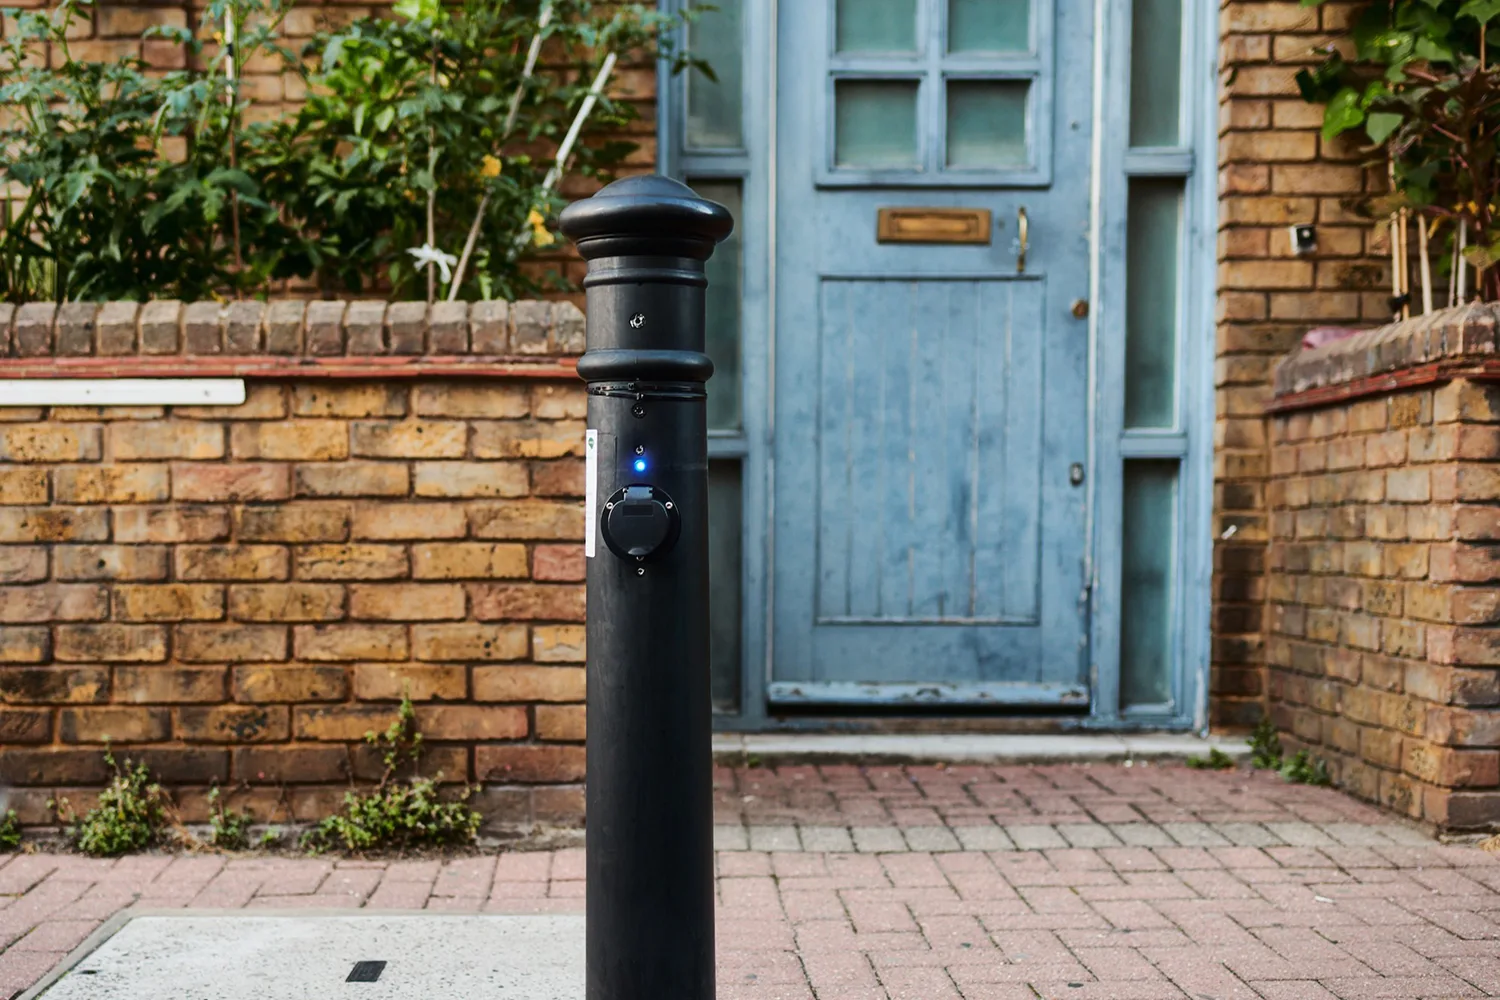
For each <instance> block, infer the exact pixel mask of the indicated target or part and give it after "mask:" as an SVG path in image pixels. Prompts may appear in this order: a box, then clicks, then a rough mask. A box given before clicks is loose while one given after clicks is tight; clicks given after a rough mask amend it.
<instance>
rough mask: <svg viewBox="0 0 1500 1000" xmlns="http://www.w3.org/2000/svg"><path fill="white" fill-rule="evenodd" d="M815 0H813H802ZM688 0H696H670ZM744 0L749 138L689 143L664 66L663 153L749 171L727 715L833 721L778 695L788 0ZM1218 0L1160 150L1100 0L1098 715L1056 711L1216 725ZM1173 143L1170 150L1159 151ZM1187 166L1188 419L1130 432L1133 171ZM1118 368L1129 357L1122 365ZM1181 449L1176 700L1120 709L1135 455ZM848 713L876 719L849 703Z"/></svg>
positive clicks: (1094, 488)
mask: <svg viewBox="0 0 1500 1000" xmlns="http://www.w3.org/2000/svg"><path fill="white" fill-rule="evenodd" d="M792 2H803V0H792ZM658 3H659V5H660V7H661V9H663V10H665V11H669V12H671V11H677V10H680V9H682V8H683V7H685V6H689V5H690V4H691V0H658ZM741 3H742V4H743V8H744V14H743V22H742V23H743V26H744V36H745V37H744V39H743V54H744V104H743V107H744V131H745V136H744V139H745V141H744V145H743V147H742V148H740V149H735V150H707V151H704V150H695V151H688V150H686V149H685V148H684V142H683V136H684V121H685V117H686V100H685V89H684V84H683V79H682V78H681V77H674V76H673V75H671V74H670V73H669V72H668V71H667V70H666V69H664V68H663V69H661V70H660V71H659V73H658V79H657V83H658V87H657V93H658V95H659V97H658V101H657V135H658V162H657V169H658V170H659V171H660V172H661V173H664V174H668V175H670V176H674V177H678V178H682V179H693V178H702V179H722V178H740V179H742V180H743V183H744V189H743V190H744V199H745V200H744V212H743V215H744V218H742V219H739V220H736V222H737V224H738V225H740V227H741V234H742V237H743V239H744V244H743V262H744V263H743V266H744V273H743V278H742V281H743V289H744V301H743V304H742V310H743V312H742V321H741V327H740V329H741V336H742V343H741V378H742V392H743V400H744V405H743V428H742V432H741V433H739V434H712V435H711V436H710V440H709V456H710V458H715V457H723V458H729V457H734V458H738V459H739V460H740V461H741V462H742V468H743V486H744V494H743V522H742V579H741V595H742V621H741V661H742V662H741V669H740V712H739V713H738V714H735V715H729V714H723V715H716V716H715V718H714V728H715V729H716V730H720V731H729V732H740V731H772V730H782V731H790V730H826V729H828V728H830V722H829V720H828V719H827V718H826V717H825V718H816V717H807V718H801V717H795V716H794V717H776V716H774V715H772V714H771V713H769V712H768V711H767V707H768V706H767V700H766V693H767V690H766V689H767V685H768V684H769V683H770V680H771V676H772V674H771V666H772V662H773V656H774V650H773V648H772V643H771V636H772V634H773V622H772V620H771V614H772V607H773V602H772V599H771V588H772V586H773V581H774V572H773V570H774V567H773V565H772V558H773V556H772V553H773V552H774V544H775V538H774V534H773V533H774V513H775V512H774V510H773V509H772V504H773V502H774V501H773V497H774V477H775V474H776V468H775V461H774V456H773V451H772V444H773V442H774V440H775V430H776V428H775V403H776V401H775V384H776V383H775V379H776V356H775V353H776V329H775V317H776V305H777V303H776V236H777V233H776V225H775V218H776V213H775V211H774V210H773V206H774V205H775V204H776V192H777V177H776V171H777V142H778V138H779V137H778V135H777V129H778V122H777V108H776V100H775V93H776V85H777V76H778V65H777V62H778V53H777V44H776V38H777V24H778V15H779V7H780V3H781V0H741ZM1215 13H1216V12H1215V11H1213V10H1209V9H1206V8H1204V7H1203V5H1202V4H1200V3H1196V2H1194V0H1183V50H1182V61H1183V66H1182V74H1181V81H1182V84H1181V94H1182V103H1183V106H1182V111H1181V122H1182V128H1183V134H1184V135H1185V136H1186V137H1187V138H1188V139H1189V140H1190V141H1189V142H1187V143H1185V144H1184V145H1183V146H1181V147H1178V148H1175V149H1173V150H1167V151H1153V154H1152V155H1151V156H1141V155H1138V154H1131V155H1127V150H1126V139H1127V137H1126V135H1125V133H1124V129H1125V123H1126V122H1127V121H1128V115H1127V111H1128V107H1129V104H1128V102H1129V97H1128V83H1129V75H1130V59H1129V57H1130V29H1131V24H1130V18H1131V4H1130V2H1129V0H1095V4H1094V16H1095V19H1096V20H1095V23H1096V26H1097V30H1096V31H1095V44H1094V52H1093V54H1092V56H1093V60H1094V63H1093V65H1094V93H1093V119H1094V120H1093V129H1094V132H1093V145H1094V156H1093V163H1092V165H1091V184H1090V188H1091V191H1090V193H1091V202H1092V205H1091V209H1090V211H1091V218H1092V224H1091V227H1090V235H1091V242H1092V250H1091V254H1090V279H1089V287H1090V295H1089V301H1090V303H1091V308H1090V315H1089V320H1088V334H1087V335H1088V338H1089V371H1088V379H1089V386H1090V392H1089V406H1090V410H1089V413H1088V416H1087V419H1088V421H1089V425H1090V433H1089V456H1088V483H1089V486H1088V487H1087V489H1088V496H1087V498H1086V501H1085V503H1086V515H1085V517H1086V532H1087V543H1086V549H1085V551H1086V552H1087V559H1088V560H1089V565H1088V572H1087V576H1088V578H1089V580H1090V608H1089V610H1090V614H1089V623H1088V627H1087V630H1088V638H1089V650H1088V657H1089V659H1088V662H1089V677H1090V682H1091V697H1090V706H1091V707H1090V711H1089V713H1088V714H1087V715H1060V716H1058V717H1056V719H1055V720H1053V728H1056V729H1060V730H1061V729H1078V728H1087V729H1093V728H1099V729H1111V730H1129V729H1179V730H1180V729H1194V730H1199V731H1206V729H1207V721H1208V695H1209V670H1210V667H1209V664H1210V620H1209V619H1210V615H1209V610H1210V606H1211V593H1210V587H1211V583H1212V569H1213V539H1212V538H1211V537H1210V534H1209V526H1210V525H1211V524H1212V506H1213V425H1214V418H1215V410H1214V377H1213V365H1214V354H1215V351H1214V336H1213V332H1214V322H1213V316H1214V296H1215V291H1216V287H1215V279H1216V266H1215V259H1216V258H1215V255H1214V246H1215V233H1216V228H1217V217H1218V198H1217V185H1216V180H1217V168H1216V165H1217V155H1216V149H1217V128H1218V125H1217V123H1218V100H1217V95H1218V80H1217V53H1218V25H1217V19H1216V17H1215V16H1214V15H1215ZM1158 154H1159V155H1158ZM1163 175H1165V176H1185V191H1184V203H1183V205H1184V223H1183V230H1182V240H1181V245H1180V251H1179V253H1180V262H1181V267H1180V271H1179V273H1180V275H1181V284H1180V291H1179V301H1180V307H1179V323H1178V329H1179V346H1178V356H1177V371H1178V396H1179V399H1178V405H1179V407H1180V412H1181V426H1180V431H1181V433H1177V434H1163V435H1154V434H1142V433H1140V432H1132V433H1131V434H1129V435H1126V434H1124V432H1123V430H1122V428H1123V421H1124V391H1123V379H1122V378H1120V377H1116V376H1117V375H1118V373H1121V372H1123V370H1124V348H1123V344H1124V334H1125V330H1124V322H1125V320H1124V308H1123V302H1124V284H1125V266H1124V265H1125V205H1126V197H1125V196H1126V186H1127V184H1128V180H1129V178H1130V177H1131V176H1163ZM1106 373H1115V374H1113V375H1108V374H1106ZM1158 454H1160V456H1161V457H1171V458H1180V459H1181V477H1180V480H1179V499H1178V512H1177V513H1178V516H1177V521H1176V524H1177V531H1176V536H1177V537H1176V546H1175V550H1174V553H1175V566H1176V573H1175V579H1174V586H1173V629H1172V647H1173V652H1172V656H1173V659H1174V663H1173V670H1172V677H1173V703H1172V705H1171V706H1170V707H1169V708H1166V709H1164V710H1162V711H1145V712H1131V713H1121V712H1120V711H1119V709H1118V697H1119V686H1120V658H1119V641H1120V613H1121V612H1120V572H1121V556H1120V553H1121V530H1122V529H1121V522H1122V517H1121V504H1122V502H1123V462H1124V459H1125V458H1126V457H1127V456H1128V457H1132V458H1150V457H1156V456H1157V455H1158ZM834 725H836V726H837V727H838V728H840V729H844V730H849V729H859V728H866V727H874V726H876V725H877V723H876V722H875V721H874V720H872V719H865V720H861V719H859V718H857V717H850V718H839V719H837V721H836V723H834Z"/></svg>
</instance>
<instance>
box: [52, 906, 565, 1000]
mask: <svg viewBox="0 0 1500 1000" xmlns="http://www.w3.org/2000/svg"><path fill="white" fill-rule="evenodd" d="M583 934H584V921H583V917H581V916H574V915H541V916H510V915H501V914H494V915H484V916H480V915H461V916H460V915H438V914H431V913H407V914H381V913H371V912H364V913H357V914H327V913H307V912H301V913H296V914H265V913H258V914H255V915H253V916H252V915H247V914H244V913H233V914H219V913H214V914H207V913H204V912H202V911H198V912H187V913H177V914H143V915H139V916H136V915H131V914H128V913H127V914H124V915H122V918H121V919H120V920H119V921H118V922H113V923H112V925H111V926H108V927H107V928H106V929H105V931H104V932H103V933H101V934H100V935H96V936H95V938H93V939H91V940H90V941H89V942H85V944H84V945H83V946H82V947H81V948H80V949H79V950H78V952H76V953H75V954H74V956H73V962H72V964H71V967H70V968H67V969H66V970H65V971H63V972H62V974H61V975H60V976H59V977H58V978H56V980H55V981H53V982H50V983H47V982H45V981H44V982H43V983H42V984H40V985H39V987H38V989H36V990H33V991H31V992H29V993H28V994H27V996H26V998H25V1000H32V998H36V1000H266V998H268V997H274V998H276V1000H328V998H329V997H334V996H340V995H344V994H349V993H351V991H352V990H358V997H359V1000H408V998H411V997H429V996H430V997H445V998H449V1000H468V998H476V1000H477V998H480V997H484V998H493V1000H577V998H578V997H581V996H583V988H584V975H583V968H584V947H583V945H584V938H583ZM382 962H383V963H384V965H382V966H378V967H376V966H375V965H373V964H361V963H382ZM361 975H363V976H364V979H363V980H362V979H360V976H361ZM351 976H353V977H354V978H353V979H351V978H350V977H351Z"/></svg>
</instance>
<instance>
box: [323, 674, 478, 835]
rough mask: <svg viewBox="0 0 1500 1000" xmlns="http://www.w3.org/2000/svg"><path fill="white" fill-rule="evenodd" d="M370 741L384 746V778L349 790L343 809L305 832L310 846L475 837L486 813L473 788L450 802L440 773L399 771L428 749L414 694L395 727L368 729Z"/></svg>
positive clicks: (382, 751)
mask: <svg viewBox="0 0 1500 1000" xmlns="http://www.w3.org/2000/svg"><path fill="white" fill-rule="evenodd" d="M365 742H367V743H369V744H370V745H371V746H373V747H376V748H378V749H379V750H380V751H381V759H382V760H383V761H384V763H385V771H384V773H383V774H382V775H381V778H380V783H379V784H378V785H376V787H375V788H374V789H373V790H372V791H370V792H367V793H364V794H358V793H356V792H352V791H351V792H348V793H346V794H345V795H344V808H343V811H342V812H340V813H338V814H336V815H333V816H329V817H328V818H326V819H324V820H323V821H322V822H321V823H319V824H318V825H317V826H316V827H314V828H313V829H312V830H309V831H308V832H307V833H305V834H303V836H302V846H303V848H304V849H306V850H308V851H310V852H312V853H315V854H316V853H321V852H323V851H327V850H330V849H334V848H341V849H343V850H348V851H368V850H373V849H390V848H395V849H401V848H411V847H440V846H445V845H452V844H468V843H471V842H473V840H474V837H475V835H476V834H477V833H478V832H479V824H480V822H481V820H482V817H481V816H480V814H479V813H478V812H477V811H475V810H474V809H472V808H470V806H469V804H468V801H467V800H468V798H469V796H470V794H471V790H470V789H469V788H467V787H465V788H464V789H463V790H462V791H461V792H460V793H459V798H458V799H457V800H456V801H445V800H444V799H442V798H441V797H440V795H439V791H438V786H437V780H436V779H435V778H423V777H419V776H416V775H412V776H410V777H407V778H404V779H403V778H399V777H398V776H397V775H398V772H399V771H401V770H402V769H403V768H405V767H407V766H411V767H415V766H416V764H417V763H418V762H419V760H420V758H421V753H422V734H421V733H419V732H418V731H417V720H416V712H415V711H414V710H413V709H412V704H411V700H410V699H409V698H403V699H402V701H401V709H400V712H399V713H398V715H397V718H396V720H395V721H394V722H392V723H391V725H390V727H389V728H388V729H386V731H385V732H384V733H379V734H377V733H373V732H371V733H367V734H366V735H365ZM438 777H441V775H438Z"/></svg>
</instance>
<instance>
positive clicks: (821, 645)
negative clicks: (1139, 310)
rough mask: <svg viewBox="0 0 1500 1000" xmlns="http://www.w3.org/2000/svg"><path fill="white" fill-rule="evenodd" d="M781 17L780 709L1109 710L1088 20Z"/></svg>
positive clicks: (940, 15)
mask: <svg viewBox="0 0 1500 1000" xmlns="http://www.w3.org/2000/svg"><path fill="white" fill-rule="evenodd" d="M779 17H780V23H779V25H778V36H777V39H778V41H777V47H778V59H777V81H776V91H777V127H776V134H777V150H778V151H777V157H776V158H777V162H776V168H777V169H776V188H775V190H776V199H775V204H776V212H777V224H776V233H777V246H776V249H775V275H776V276H775V293H776V308H775V320H776V330H775V353H774V410H773V412H774V420H775V426H774V449H773V455H774V463H773V488H772V498H773V515H772V518H773V520H772V528H773V542H772V597H773V602H772V655H771V663H772V667H771V678H770V680H771V683H770V685H769V688H768V694H769V699H770V701H771V702H772V703H773V704H781V705H787V704H799V703H800V704H810V705H819V704H823V705H839V704H845V705H858V704H866V705H870V704H881V703H887V704H913V703H932V704H978V705H983V704H995V705H1003V704H1016V705H1025V704H1035V705H1053V706H1059V705H1065V706H1077V707H1086V706H1087V705H1088V698H1089V686H1088V678H1087V669H1086V666H1085V664H1086V663H1087V655H1086V654H1087V650H1086V648H1085V642H1086V636H1087V634H1088V622H1087V616H1088V591H1087V585H1086V580H1087V568H1086V552H1087V531H1088V524H1087V512H1088V504H1087V497H1088V491H1089V484H1088V483H1086V482H1084V481H1083V477H1084V473H1085V470H1086V469H1087V468H1088V465H1089V425H1090V405H1089V398H1090V393H1089V384H1088V358H1089V335H1088V324H1087V321H1086V320H1085V319H1082V318H1081V317H1080V315H1079V314H1086V312H1087V307H1086V303H1085V300H1086V299H1087V298H1088V294H1089V227H1090V181H1089V178H1090V145H1091V144H1090V132H1091V122H1090V116H1091V107H1090V102H1091V93H1092V91H1091V72H1092V66H1093V56H1092V52H1093V41H1092V38H1093V25H1092V20H1091V19H1092V4H1089V3H1087V2H1085V0H1030V2H1029V3H1028V2H1027V0H793V2H782V3H781V4H780V15H779ZM932 208H944V209H952V210H961V211H958V212H956V213H952V214H950V215H947V216H939V215H938V214H937V213H930V212H927V211H926V210H927V209H932ZM882 209H886V210H891V209H895V210H900V211H897V212H894V213H892V212H888V213H887V220H886V227H885V232H884V233H883V234H882V233H881V232H879V231H878V230H879V228H880V218H881V211H882ZM1023 216H1024V220H1025V221H1024V223H1023V222H1022V218H1023ZM1023 229H1024V230H1025V233H1024V236H1025V241H1024V242H1025V246H1024V248H1023V246H1022V231H1023ZM981 230H982V231H981ZM882 236H883V237H884V238H882ZM954 238H964V239H969V240H981V241H982V242H967V243H961V242H944V240H950V239H954ZM912 239H917V240H923V241H925V242H911V240H912ZM1023 257H1024V259H1023ZM1075 304H1076V306H1075Z"/></svg>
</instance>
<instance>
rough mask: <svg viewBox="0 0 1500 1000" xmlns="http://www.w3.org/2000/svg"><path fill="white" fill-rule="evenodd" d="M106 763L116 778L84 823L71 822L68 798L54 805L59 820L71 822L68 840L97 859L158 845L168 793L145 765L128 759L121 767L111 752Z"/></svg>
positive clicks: (112, 779)
mask: <svg viewBox="0 0 1500 1000" xmlns="http://www.w3.org/2000/svg"><path fill="white" fill-rule="evenodd" d="M104 760H105V763H107V764H108V765H109V767H110V769H111V770H112V771H113V772H114V776H113V777H112V778H110V781H109V785H108V787H106V788H105V789H104V791H103V792H101V793H100V794H99V804H98V805H97V806H95V807H94V808H93V809H90V810H89V811H88V812H87V813H86V814H84V817H83V819H82V820H79V821H78V822H76V823H73V822H71V820H72V815H71V811H70V810H69V808H68V803H67V800H66V799H63V800H60V801H59V802H56V803H54V809H55V810H56V811H57V814H58V818H59V820H62V821H63V822H65V823H68V826H67V836H68V839H69V840H70V841H71V842H72V843H73V846H74V847H76V848H78V850H80V851H82V852H83V853H84V854H90V855H93V856H95V857H114V856H115V855H118V854H127V853H129V852H130V851H139V850H141V849H143V848H146V847H150V846H152V845H154V844H156V843H158V842H159V841H160V840H161V837H162V833H163V831H164V829H165V828H166V825H167V819H168V816H167V805H168V802H167V795H166V792H164V791H162V788H161V786H160V785H158V784H157V783H156V782H155V781H153V780H152V778H151V772H150V771H148V770H147V769H146V765H144V764H135V765H132V763H131V761H130V760H129V759H127V760H126V761H125V763H124V765H123V766H121V765H120V764H119V763H117V762H116V761H115V757H114V755H113V754H112V753H110V752H109V751H108V750H106V751H105V752H104Z"/></svg>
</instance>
